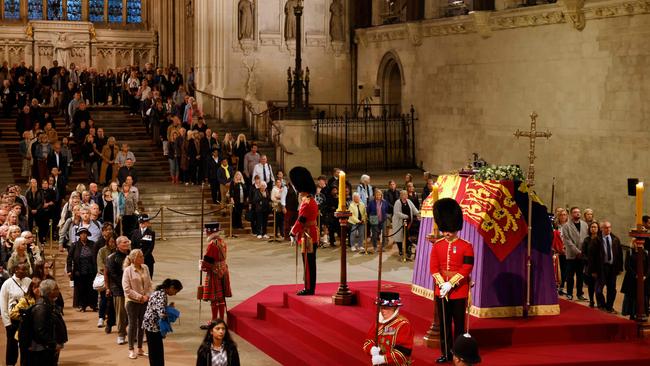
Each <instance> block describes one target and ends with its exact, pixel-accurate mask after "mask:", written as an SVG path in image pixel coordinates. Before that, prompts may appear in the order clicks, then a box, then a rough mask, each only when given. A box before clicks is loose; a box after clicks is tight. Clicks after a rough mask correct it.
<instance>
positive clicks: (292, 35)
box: [284, 0, 298, 41]
mask: <svg viewBox="0 0 650 366" xmlns="http://www.w3.org/2000/svg"><path fill="white" fill-rule="evenodd" d="M296 5H298V1H297V0H287V3H286V4H285V5H284V39H285V40H287V41H288V40H290V39H296V15H295V14H294V13H293V8H295V7H296Z"/></svg>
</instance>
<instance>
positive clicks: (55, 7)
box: [47, 0, 63, 20]
mask: <svg viewBox="0 0 650 366" xmlns="http://www.w3.org/2000/svg"><path fill="white" fill-rule="evenodd" d="M47 19H48V20H63V4H62V3H61V0H47Z"/></svg>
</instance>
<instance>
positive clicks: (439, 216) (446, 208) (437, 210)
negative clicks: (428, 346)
mask: <svg viewBox="0 0 650 366" xmlns="http://www.w3.org/2000/svg"><path fill="white" fill-rule="evenodd" d="M433 219H434V220H435V221H436V225H438V229H439V230H440V231H447V232H456V231H460V230H461V229H462V228H463V210H462V209H461V208H460V205H459V204H458V202H456V200H455V199H453V198H442V199H439V200H438V201H436V203H435V204H434V205H433Z"/></svg>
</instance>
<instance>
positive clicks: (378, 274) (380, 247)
mask: <svg viewBox="0 0 650 366" xmlns="http://www.w3.org/2000/svg"><path fill="white" fill-rule="evenodd" d="M383 235H384V233H383V232H382V236H383ZM383 252H384V241H383V240H381V241H380V242H379V263H378V264H377V313H376V314H375V346H378V345H379V311H380V310H381V306H380V303H379V297H380V296H379V295H380V293H381V267H382V253H383Z"/></svg>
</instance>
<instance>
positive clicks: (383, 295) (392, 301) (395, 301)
mask: <svg viewBox="0 0 650 366" xmlns="http://www.w3.org/2000/svg"><path fill="white" fill-rule="evenodd" d="M375 304H377V305H379V306H388V307H392V308H396V307H398V306H402V300H401V299H400V298H399V293H397V292H388V291H382V292H380V293H379V298H378V299H377V301H376V302H375Z"/></svg>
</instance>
